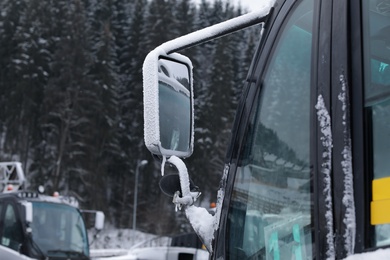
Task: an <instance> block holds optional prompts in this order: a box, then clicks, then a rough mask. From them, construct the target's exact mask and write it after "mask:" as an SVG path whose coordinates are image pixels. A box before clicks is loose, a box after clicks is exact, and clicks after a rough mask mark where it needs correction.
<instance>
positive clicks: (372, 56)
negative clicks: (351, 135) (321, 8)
mask: <svg viewBox="0 0 390 260" xmlns="http://www.w3.org/2000/svg"><path fill="white" fill-rule="evenodd" d="M362 6H363V23H364V26H363V37H364V41H363V45H364V79H365V82H364V83H365V84H364V91H365V111H366V114H367V120H366V132H367V133H368V135H367V137H368V140H367V142H366V143H367V145H368V151H369V157H370V158H369V161H368V162H369V163H368V165H369V167H370V169H369V172H370V173H371V175H372V177H373V182H372V202H371V224H372V225H373V227H374V228H373V230H374V232H373V235H372V241H373V244H374V246H383V245H390V240H389V238H390V224H389V223H390V215H389V211H388V209H389V208H390V192H389V186H390V160H389V158H390V5H389V1H385V0H363V1H362Z"/></svg>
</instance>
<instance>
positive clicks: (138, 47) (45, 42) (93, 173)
mask: <svg viewBox="0 0 390 260" xmlns="http://www.w3.org/2000/svg"><path fill="white" fill-rule="evenodd" d="M246 12H247V11H246V10H243V9H241V8H240V6H233V5H232V4H231V3H229V1H222V0H207V1H206V0H200V1H197V2H195V1H193V0H0V101H1V109H0V161H3V162H5V161H20V162H21V163H22V165H23V170H24V172H25V174H26V178H27V184H26V188H27V189H29V190H36V189H37V188H38V186H39V185H43V186H44V187H45V190H46V193H48V194H51V193H53V192H54V191H58V192H60V194H63V195H71V196H74V197H76V198H77V199H78V201H79V203H80V208H84V209H95V210H102V211H104V213H105V216H106V222H109V223H110V225H112V226H114V227H116V228H131V225H132V220H133V206H134V204H133V200H134V194H135V192H134V190H135V189H134V187H135V184H136V183H135V174H136V171H137V170H138V171H139V181H138V183H137V185H138V186H137V187H138V204H137V229H138V230H141V231H144V232H149V233H154V234H157V235H163V234H173V233H176V232H181V231H188V229H189V225H188V224H187V222H186V220H185V217H184V214H183V213H180V212H175V208H174V205H173V204H172V202H171V201H172V198H170V197H168V196H165V195H163V194H162V192H161V191H160V189H159V179H160V177H161V169H160V167H161V163H160V161H159V160H156V159H155V158H153V156H152V155H151V154H150V152H149V151H147V149H146V148H145V145H144V139H143V130H144V126H143V91H142V64H143V61H144V58H145V56H146V55H147V53H148V52H149V51H151V50H153V49H154V48H155V47H157V46H158V45H159V44H161V43H163V42H165V41H167V40H171V39H174V38H176V37H178V36H181V35H184V34H187V33H189V32H192V31H195V30H198V29H201V28H204V27H207V26H209V25H212V24H216V23H218V22H222V21H225V20H227V19H229V18H232V17H236V16H238V15H240V14H243V13H246ZM259 34H260V28H259V27H256V26H255V27H252V28H249V29H246V30H243V31H240V32H238V33H234V34H231V35H229V36H226V37H223V38H221V39H219V40H214V41H211V42H208V43H204V44H201V45H199V46H197V47H193V48H190V49H187V50H185V51H183V52H181V53H182V54H184V55H186V56H188V57H189V58H190V59H191V60H192V63H193V66H194V92H195V93H194V101H195V104H194V105H195V143H194V153H193V155H192V156H191V157H190V158H187V159H185V160H184V162H185V163H186V165H187V167H188V172H189V174H190V176H191V178H192V180H193V181H194V182H195V184H196V185H197V186H198V187H199V188H200V190H201V191H202V196H201V197H200V198H199V201H198V203H200V204H201V205H204V206H206V207H207V206H208V205H209V203H210V202H212V201H215V199H216V196H217V190H218V187H219V181H220V178H221V176H222V172H223V168H224V160H225V155H226V152H227V150H228V147H227V145H228V143H229V141H230V134H231V127H232V124H233V119H234V116H235V110H236V107H237V103H238V101H239V98H240V93H241V91H242V87H243V82H244V80H245V77H246V73H247V71H248V68H249V66H250V62H251V59H252V56H253V53H254V51H255V47H256V43H257V41H258V39H259ZM142 160H147V161H148V163H147V164H146V165H143V166H140V164H139V162H140V161H142ZM138 166H140V167H138Z"/></svg>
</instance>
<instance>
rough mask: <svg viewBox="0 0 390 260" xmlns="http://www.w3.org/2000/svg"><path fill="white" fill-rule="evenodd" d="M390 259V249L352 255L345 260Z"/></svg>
mask: <svg viewBox="0 0 390 260" xmlns="http://www.w3.org/2000/svg"><path fill="white" fill-rule="evenodd" d="M378 259H390V249H378V250H376V251H374V252H368V253H362V254H356V255H351V256H348V257H347V258H345V259H344V260H378Z"/></svg>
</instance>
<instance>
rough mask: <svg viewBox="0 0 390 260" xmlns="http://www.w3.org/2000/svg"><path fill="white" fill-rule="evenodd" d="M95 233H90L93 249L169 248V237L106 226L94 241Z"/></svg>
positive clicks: (91, 231)
mask: <svg viewBox="0 0 390 260" xmlns="http://www.w3.org/2000/svg"><path fill="white" fill-rule="evenodd" d="M93 234H94V231H93V230H90V231H89V232H88V235H89V242H90V243H91V242H92V241H93V242H92V245H91V249H131V248H135V247H156V246H168V245H169V244H170V242H171V239H170V238H169V237H160V236H156V235H153V234H148V233H143V232H140V231H134V230H132V229H116V228H113V227H111V226H106V227H105V228H104V229H103V230H102V231H101V232H100V233H99V234H98V236H97V238H96V239H95V240H93Z"/></svg>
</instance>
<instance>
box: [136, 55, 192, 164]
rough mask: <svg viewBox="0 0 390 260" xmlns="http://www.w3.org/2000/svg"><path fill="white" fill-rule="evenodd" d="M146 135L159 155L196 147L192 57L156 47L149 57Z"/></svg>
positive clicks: (145, 70)
mask: <svg viewBox="0 0 390 260" xmlns="http://www.w3.org/2000/svg"><path fill="white" fill-rule="evenodd" d="M143 76H144V138H145V145H146V147H147V148H148V150H149V151H150V152H151V153H152V154H155V155H161V156H166V157H170V156H172V155H175V156H177V157H184V158H185V157H189V156H190V155H191V154H192V151H193V88H192V64H191V61H190V60H189V59H188V58H187V57H185V56H183V55H180V54H177V53H172V54H169V55H167V54H165V52H164V51H162V50H161V49H158V48H157V49H155V50H154V51H152V52H150V53H149V55H148V56H147V57H146V59H145V62H144V67H143Z"/></svg>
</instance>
